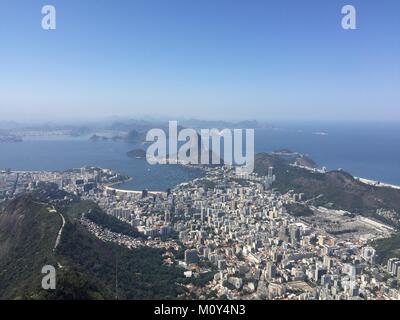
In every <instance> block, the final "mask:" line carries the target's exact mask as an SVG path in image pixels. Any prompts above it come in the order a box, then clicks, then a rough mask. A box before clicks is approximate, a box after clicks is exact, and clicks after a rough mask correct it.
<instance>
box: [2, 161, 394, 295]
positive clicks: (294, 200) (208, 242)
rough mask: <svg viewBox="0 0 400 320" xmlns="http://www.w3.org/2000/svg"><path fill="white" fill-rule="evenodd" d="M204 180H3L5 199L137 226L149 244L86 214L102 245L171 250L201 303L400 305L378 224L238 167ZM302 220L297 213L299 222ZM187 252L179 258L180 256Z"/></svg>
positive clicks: (84, 175) (79, 173) (91, 176)
mask: <svg viewBox="0 0 400 320" xmlns="http://www.w3.org/2000/svg"><path fill="white" fill-rule="evenodd" d="M204 170H205V173H206V175H205V177H203V178H198V179H195V180H193V181H190V182H187V183H182V184H180V185H178V186H176V187H175V188H174V189H172V190H168V192H152V191H147V190H145V191H127V190H120V189H118V188H117V186H116V185H114V184H115V183H118V182H121V181H124V180H125V179H126V178H127V177H124V176H122V175H119V174H117V173H114V172H112V171H110V170H105V169H99V168H82V169H77V170H70V171H66V172H12V171H3V172H1V173H0V194H1V195H2V197H3V198H5V197H12V196H16V195H17V194H19V193H22V192H29V191H32V190H35V188H37V187H38V186H39V185H40V184H41V183H52V184H56V185H57V187H58V188H59V189H62V190H64V191H67V192H68V193H70V194H74V195H75V196H78V197H79V198H81V199H83V200H90V201H93V202H95V203H96V204H97V205H98V206H99V207H100V208H101V209H102V210H103V211H104V212H106V213H107V214H109V215H111V216H114V217H115V218H118V219H119V220H121V221H123V222H125V223H127V224H129V225H130V226H131V228H132V229H135V230H137V231H138V232H140V234H141V235H142V236H141V237H132V236H127V235H123V234H119V233H115V232H112V231H110V230H108V229H107V228H104V227H102V226H99V225H97V224H96V223H94V222H93V221H91V220H90V219H88V218H87V217H86V215H85V214H84V215H82V217H81V219H80V222H81V224H82V225H84V226H85V227H86V228H87V229H88V230H89V231H90V232H91V233H93V234H94V235H96V236H97V237H98V238H100V239H102V240H103V241H111V242H115V243H118V244H120V245H123V246H126V247H128V248H130V249H132V250H134V249H135V248H138V247H141V246H151V247H157V248H163V249H166V254H165V263H177V264H178V265H179V266H180V267H181V268H182V274H184V275H185V276H186V277H189V278H199V279H200V278H202V276H204V275H205V274H211V275H212V276H211V277H210V279H208V280H207V281H206V282H205V283H202V284H201V285H193V284H192V283H191V284H188V285H187V289H188V290H189V292H190V294H191V297H195V298H198V299H206V298H210V297H213V298H228V299H299V300H303V299H322V300H323V299H335V300H337V299H399V298H400V296H399V290H398V280H399V279H400V259H396V258H392V259H389V260H388V261H387V263H386V264H385V265H381V264H378V263H377V253H376V250H375V248H374V247H373V246H372V245H371V242H372V241H373V240H375V239H379V238H386V237H389V236H390V235H391V234H392V233H393V232H394V229H393V228H392V227H390V226H388V225H385V224H383V223H381V222H378V221H376V220H372V219H370V218H366V217H362V216H358V215H353V214H351V213H349V212H346V211H338V210H333V209H329V208H324V207H315V206H313V205H312V204H311V202H310V201H308V200H304V199H303V195H302V194H296V193H294V192H293V191H289V192H287V193H286V194H281V193H279V192H277V191H276V190H275V189H274V182H275V181H276V179H279V176H278V177H276V176H275V175H274V173H273V168H272V167H271V168H270V169H269V170H268V174H267V176H266V177H260V176H257V175H256V174H250V175H240V176H238V175H237V174H236V172H235V170H233V169H232V168H229V167H226V166H225V167H215V168H204ZM294 213H295V214H294ZM178 252H181V254H177V253H178Z"/></svg>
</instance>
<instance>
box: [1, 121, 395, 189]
mask: <svg viewBox="0 0 400 320" xmlns="http://www.w3.org/2000/svg"><path fill="white" fill-rule="evenodd" d="M399 138H400V126H398V125H396V124H363V125H356V124H340V125H339V124H319V125H315V124H301V125H299V124H282V125H279V126H277V127H276V128H269V129H259V130H256V133H255V150H256V152H270V151H273V150H277V149H282V148H287V149H291V150H293V151H298V152H301V153H304V154H306V155H308V156H310V157H311V158H312V159H313V160H314V161H316V162H317V163H318V165H320V166H326V167H327V168H328V169H330V170H332V169H338V168H342V169H344V170H346V171H348V172H350V173H351V174H353V175H355V176H358V177H363V178H368V179H373V180H378V181H382V182H386V183H392V184H397V185H400V139H399ZM138 147H141V146H139V145H134V144H128V143H123V142H90V141H88V140H87V139H72V138H58V139H40V140H39V139H38V140H26V141H24V142H22V143H0V169H4V168H11V169H12V170H65V169H70V168H79V167H82V166H85V165H91V166H99V167H103V168H110V169H113V170H116V171H118V172H121V173H125V174H128V175H129V176H131V177H132V178H133V180H132V181H131V182H129V183H127V184H124V185H123V186H122V187H123V188H126V189H135V190H141V189H149V190H154V191H164V190H166V189H167V188H170V187H173V186H174V185H176V184H178V183H181V182H185V181H189V180H191V179H193V178H195V177H197V176H200V175H201V174H202V173H201V172H200V171H199V170H194V169H190V168H184V167H181V166H174V165H158V166H151V165H149V164H148V163H147V162H146V160H142V159H131V158H128V157H127V155H126V153H127V152H128V151H129V150H132V149H135V148H138Z"/></svg>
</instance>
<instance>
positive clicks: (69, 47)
mask: <svg viewBox="0 0 400 320" xmlns="http://www.w3.org/2000/svg"><path fill="white" fill-rule="evenodd" d="M46 4H52V5H54V6H55V7H56V9H57V29H56V30H52V31H44V30H42V28H41V19H42V14H41V9H42V6H43V5H46ZM346 4H352V5H354V6H355V7H356V9H357V28H358V29H357V30H350V31H345V30H343V29H342V27H341V18H342V14H341V8H342V6H343V5H346ZM0 44H1V45H0V111H1V113H0V120H10V119H13V120H24V121H26V120H29V119H32V120H37V119H45V120H52V119H56V120H60V119H63V118H64V117H65V118H66V119H75V118H76V119H78V118H82V119H90V118H99V117H102V118H103V117H107V116H113V115H118V116H129V117H140V116H143V115H151V116H167V117H169V118H171V119H174V118H177V117H197V118H203V119H213V118H215V119H226V120H240V119H263V120H272V119H291V120H293V119H300V120H304V119H307V120H381V121H384V120H396V119H400V1H398V0H358V1H355V0H347V1H339V0H329V1H321V0H315V1H314V0H304V1H299V0H279V1H275V0H274V1H272V0H271V1H269V0H263V1H261V0H260V1H252V0H246V1H244V0H243V1H242V0H226V1H225V0H179V1H178V0H160V1H154V0H143V1H142V0H140V1H139V0H129V1H128V0H126V1H122V0H119V1H118V0H91V1H90V0H80V1H78V0H63V1H57V0H46V1H36V0H29V1H26V0H0Z"/></svg>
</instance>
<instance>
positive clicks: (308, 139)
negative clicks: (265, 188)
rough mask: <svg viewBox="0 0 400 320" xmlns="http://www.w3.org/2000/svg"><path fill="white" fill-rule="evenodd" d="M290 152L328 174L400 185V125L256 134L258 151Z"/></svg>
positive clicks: (294, 127) (283, 128) (341, 126)
mask: <svg viewBox="0 0 400 320" xmlns="http://www.w3.org/2000/svg"><path fill="white" fill-rule="evenodd" d="M280 148H287V149H291V150H293V151H298V152H301V153H303V154H306V155H308V156H309V157H310V158H311V159H313V160H314V161H315V162H317V164H318V165H319V166H321V167H322V166H326V167H327V169H328V170H334V169H339V168H341V169H343V170H345V171H347V172H350V173H351V174H353V175H354V176H356V177H362V178H367V179H372V180H376V181H381V182H386V183H391V184H397V185H400V125H399V124H394V123H393V124H351V123H349V124H320V125H315V124H308V125H307V124H303V125H301V126H299V125H297V124H292V125H282V126H280V127H279V129H263V130H259V131H256V138H255V149H256V151H257V152H260V151H273V150H277V149H280Z"/></svg>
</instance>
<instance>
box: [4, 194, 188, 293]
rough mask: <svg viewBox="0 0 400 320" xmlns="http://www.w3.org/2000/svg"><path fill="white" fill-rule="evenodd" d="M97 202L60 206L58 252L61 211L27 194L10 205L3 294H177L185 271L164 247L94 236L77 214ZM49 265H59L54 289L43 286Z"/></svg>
mask: <svg viewBox="0 0 400 320" xmlns="http://www.w3.org/2000/svg"><path fill="white" fill-rule="evenodd" d="M94 207H96V206H95V205H93V204H92V203H90V202H82V203H78V204H74V205H72V206H71V207H66V208H58V209H59V210H60V211H59V212H61V213H62V214H63V216H64V217H65V218H66V224H65V227H64V229H63V233H62V237H61V242H60V244H59V246H58V247H57V249H56V251H55V252H54V253H53V247H54V243H55V239H56V237H57V233H58V230H59V229H60V227H61V223H62V222H61V218H60V216H59V215H58V214H57V213H50V212H49V210H48V206H47V205H46V204H40V203H36V202H35V201H34V200H33V199H32V198H31V197H27V196H24V197H21V198H19V199H17V200H14V201H12V202H11V203H9V204H7V205H6V206H5V207H4V208H3V209H2V210H1V214H0V257H1V259H0V271H1V272H0V299H115V298H118V299H174V298H176V297H177V296H178V294H179V293H180V292H181V289H180V286H179V285H178V284H177V282H180V280H182V281H183V270H181V269H180V268H178V267H177V266H165V265H163V258H162V254H163V250H160V249H153V248H147V247H146V248H140V249H135V250H129V249H127V248H125V247H121V246H118V245H116V244H112V243H106V242H103V241H101V240H99V239H97V238H96V237H95V236H93V235H91V234H90V233H89V232H88V231H87V230H86V229H85V228H84V227H83V226H82V225H81V224H80V223H79V221H78V219H79V217H80V216H81V214H82V213H83V212H87V211H88V210H90V209H91V208H94ZM98 215H99V216H100V217H101V213H98ZM108 222H109V221H108ZM46 264H50V265H54V266H58V267H57V268H56V269H57V288H56V290H54V291H51V290H50V291H46V290H43V289H42V288H41V280H42V277H43V276H44V275H42V274H41V268H42V267H43V266H44V265H46Z"/></svg>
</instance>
